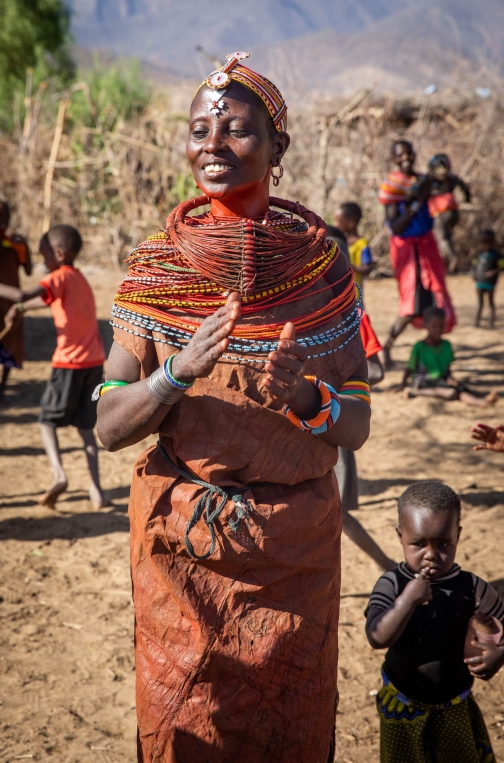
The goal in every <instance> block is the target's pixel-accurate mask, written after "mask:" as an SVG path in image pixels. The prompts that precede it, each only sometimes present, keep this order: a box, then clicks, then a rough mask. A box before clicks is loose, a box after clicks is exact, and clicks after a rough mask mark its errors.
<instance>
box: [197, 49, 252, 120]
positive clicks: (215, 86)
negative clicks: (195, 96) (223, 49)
mask: <svg viewBox="0 0 504 763" xmlns="http://www.w3.org/2000/svg"><path fill="white" fill-rule="evenodd" d="M248 57H249V54H248V53H241V52H237V53H228V54H227V56H226V58H227V60H228V62H227V64H225V65H224V66H223V67H222V68H221V69H217V71H215V72H212V74H210V76H209V77H207V78H206V80H205V82H206V84H207V85H208V87H209V88H211V89H212V90H213V91H214V92H215V91H216V90H221V91H222V92H220V93H219V94H218V97H215V96H216V95H217V94H215V95H214V98H213V100H212V101H210V103H209V104H208V109H209V111H210V114H215V115H216V116H219V115H220V114H222V113H223V112H224V110H225V103H224V101H223V100H222V99H223V98H224V95H225V93H226V91H225V90H222V88H223V87H225V86H226V85H227V84H228V83H229V81H230V79H231V78H230V76H229V74H228V72H230V71H231V69H232V68H233V66H236V64H237V63H238V61H243V60H244V59H245V58H248Z"/></svg>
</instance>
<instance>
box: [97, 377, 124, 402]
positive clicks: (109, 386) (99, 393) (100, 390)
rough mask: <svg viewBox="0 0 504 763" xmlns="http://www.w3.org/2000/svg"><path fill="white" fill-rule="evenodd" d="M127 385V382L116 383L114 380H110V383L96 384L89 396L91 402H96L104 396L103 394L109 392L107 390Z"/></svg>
mask: <svg viewBox="0 0 504 763" xmlns="http://www.w3.org/2000/svg"><path fill="white" fill-rule="evenodd" d="M128 384H129V382H125V381H117V380H115V379H111V380H110V381H106V382H103V383H102V384H98V386H97V387H95V388H94V392H93V394H92V395H91V400H93V402H96V401H97V400H98V398H100V397H101V396H102V395H104V394H105V392H109V390H111V389H114V388H115V387H127V386H128Z"/></svg>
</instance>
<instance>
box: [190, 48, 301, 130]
mask: <svg viewBox="0 0 504 763" xmlns="http://www.w3.org/2000/svg"><path fill="white" fill-rule="evenodd" d="M248 57H249V54H248V53H240V52H238V53H228V54H227V56H226V58H227V60H228V62H227V64H225V65H224V66H222V67H221V68H220V69H216V70H215V71H214V72H212V73H211V74H210V75H209V76H208V77H207V78H206V80H205V81H204V82H202V83H201V85H200V86H199V88H198V90H197V91H196V92H199V91H200V90H201V88H202V87H205V86H207V87H209V88H211V89H212V90H214V91H215V94H216V98H215V100H214V101H213V102H212V103H211V104H210V111H211V113H212V114H220V113H222V110H223V104H221V103H220V100H221V98H222V96H223V95H224V92H225V91H222V88H224V87H226V85H228V84H229V82H230V81H231V80H234V81H235V82H239V83H240V84H241V85H244V86H245V87H247V88H248V89H249V90H252V92H253V93H255V94H256V95H258V96H259V98H260V99H261V101H262V102H263V103H264V105H265V106H266V108H267V109H268V112H269V114H270V116H271V119H272V120H273V124H274V125H275V128H276V129H277V130H278V131H279V132H282V131H284V130H286V129H287V104H286V103H285V101H284V99H283V96H282V94H281V92H280V90H278V88H277V87H275V85H274V84H273V83H272V82H270V81H269V79H266V77H263V76H262V74H258V73H257V72H254V71H252V69H249V68H248V67H246V66H243V64H240V63H239V62H240V61H243V60H244V59H245V58H248ZM219 91H221V92H219ZM217 96H218V97H217Z"/></svg>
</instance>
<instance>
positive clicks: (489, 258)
mask: <svg viewBox="0 0 504 763" xmlns="http://www.w3.org/2000/svg"><path fill="white" fill-rule="evenodd" d="M479 241H480V246H481V250H480V251H479V252H478V254H477V255H476V257H475V258H474V260H473V262H472V265H473V278H474V280H475V281H476V293H477V295H478V312H477V313H476V320H475V323H474V325H475V326H476V328H477V327H478V326H479V322H480V319H481V313H482V312H483V303H484V301H485V294H486V295H487V297H488V305H489V307H490V318H489V321H488V326H489V328H491V329H493V328H494V327H495V305H494V291H495V287H496V286H497V280H498V278H499V273H500V271H501V270H502V269H504V257H503V256H502V253H501V252H499V250H498V249H497V248H496V244H495V233H494V231H493V230H482V231H481V233H480V235H479Z"/></svg>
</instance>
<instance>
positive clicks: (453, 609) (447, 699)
mask: <svg viewBox="0 0 504 763" xmlns="http://www.w3.org/2000/svg"><path fill="white" fill-rule="evenodd" d="M398 508H399V521H398V525H397V528H396V530H397V534H398V537H399V540H400V542H401V545H402V548H403V553H404V560H405V561H404V562H401V563H400V564H399V565H398V566H397V567H396V568H395V570H392V571H391V572H386V573H385V574H384V575H382V576H381V577H380V579H379V580H378V582H377V583H376V585H375V587H374V589H373V592H372V594H371V598H370V600H369V604H368V606H367V609H366V613H365V614H366V617H367V621H366V634H367V637H368V641H369V643H370V644H371V646H372V647H373V648H374V649H383V648H388V651H387V653H386V655H385V662H384V664H383V669H382V676H383V687H382V688H381V690H380V691H379V692H378V695H377V707H378V713H379V717H380V761H381V763H396V762H397V763H403V762H404V761H405V760H415V761H419V762H422V763H423V761H425V762H427V761H429V760H436V761H437V763H453V761H455V760H457V761H464V763H479V761H481V760H485V761H489V763H492V761H495V758H494V756H493V752H492V747H491V743H490V738H489V736H488V732H487V729H486V726H485V722H484V720H483V716H482V715H481V711H480V709H479V707H478V705H477V703H476V700H475V699H474V697H473V695H472V691H471V689H472V685H473V682H474V678H480V679H482V680H484V681H487V680H489V679H490V678H492V677H493V676H494V675H495V674H496V673H497V672H498V670H499V669H500V668H501V666H502V665H504V641H503V639H502V632H503V623H504V602H503V601H502V600H501V599H500V597H499V595H498V594H497V592H496V591H495V590H494V589H493V588H492V586H491V585H490V584H489V583H486V582H485V581H484V580H482V579H481V578H479V577H477V576H476V575H474V574H473V573H471V572H467V571H465V570H462V569H461V568H460V567H459V565H457V564H455V556H456V552H457V546H458V542H459V538H460V533H461V529H462V528H461V527H460V512H461V507H460V500H459V498H458V496H457V495H456V493H454V492H453V490H451V488H449V487H448V486H446V485H443V484H442V483H441V482H437V481H435V480H427V481H425V482H416V483H414V484H413V485H410V487H408V488H407V490H405V492H404V493H403V494H402V496H401V497H400V498H399V502H398ZM420 605H424V606H420ZM469 646H470V650H469Z"/></svg>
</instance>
